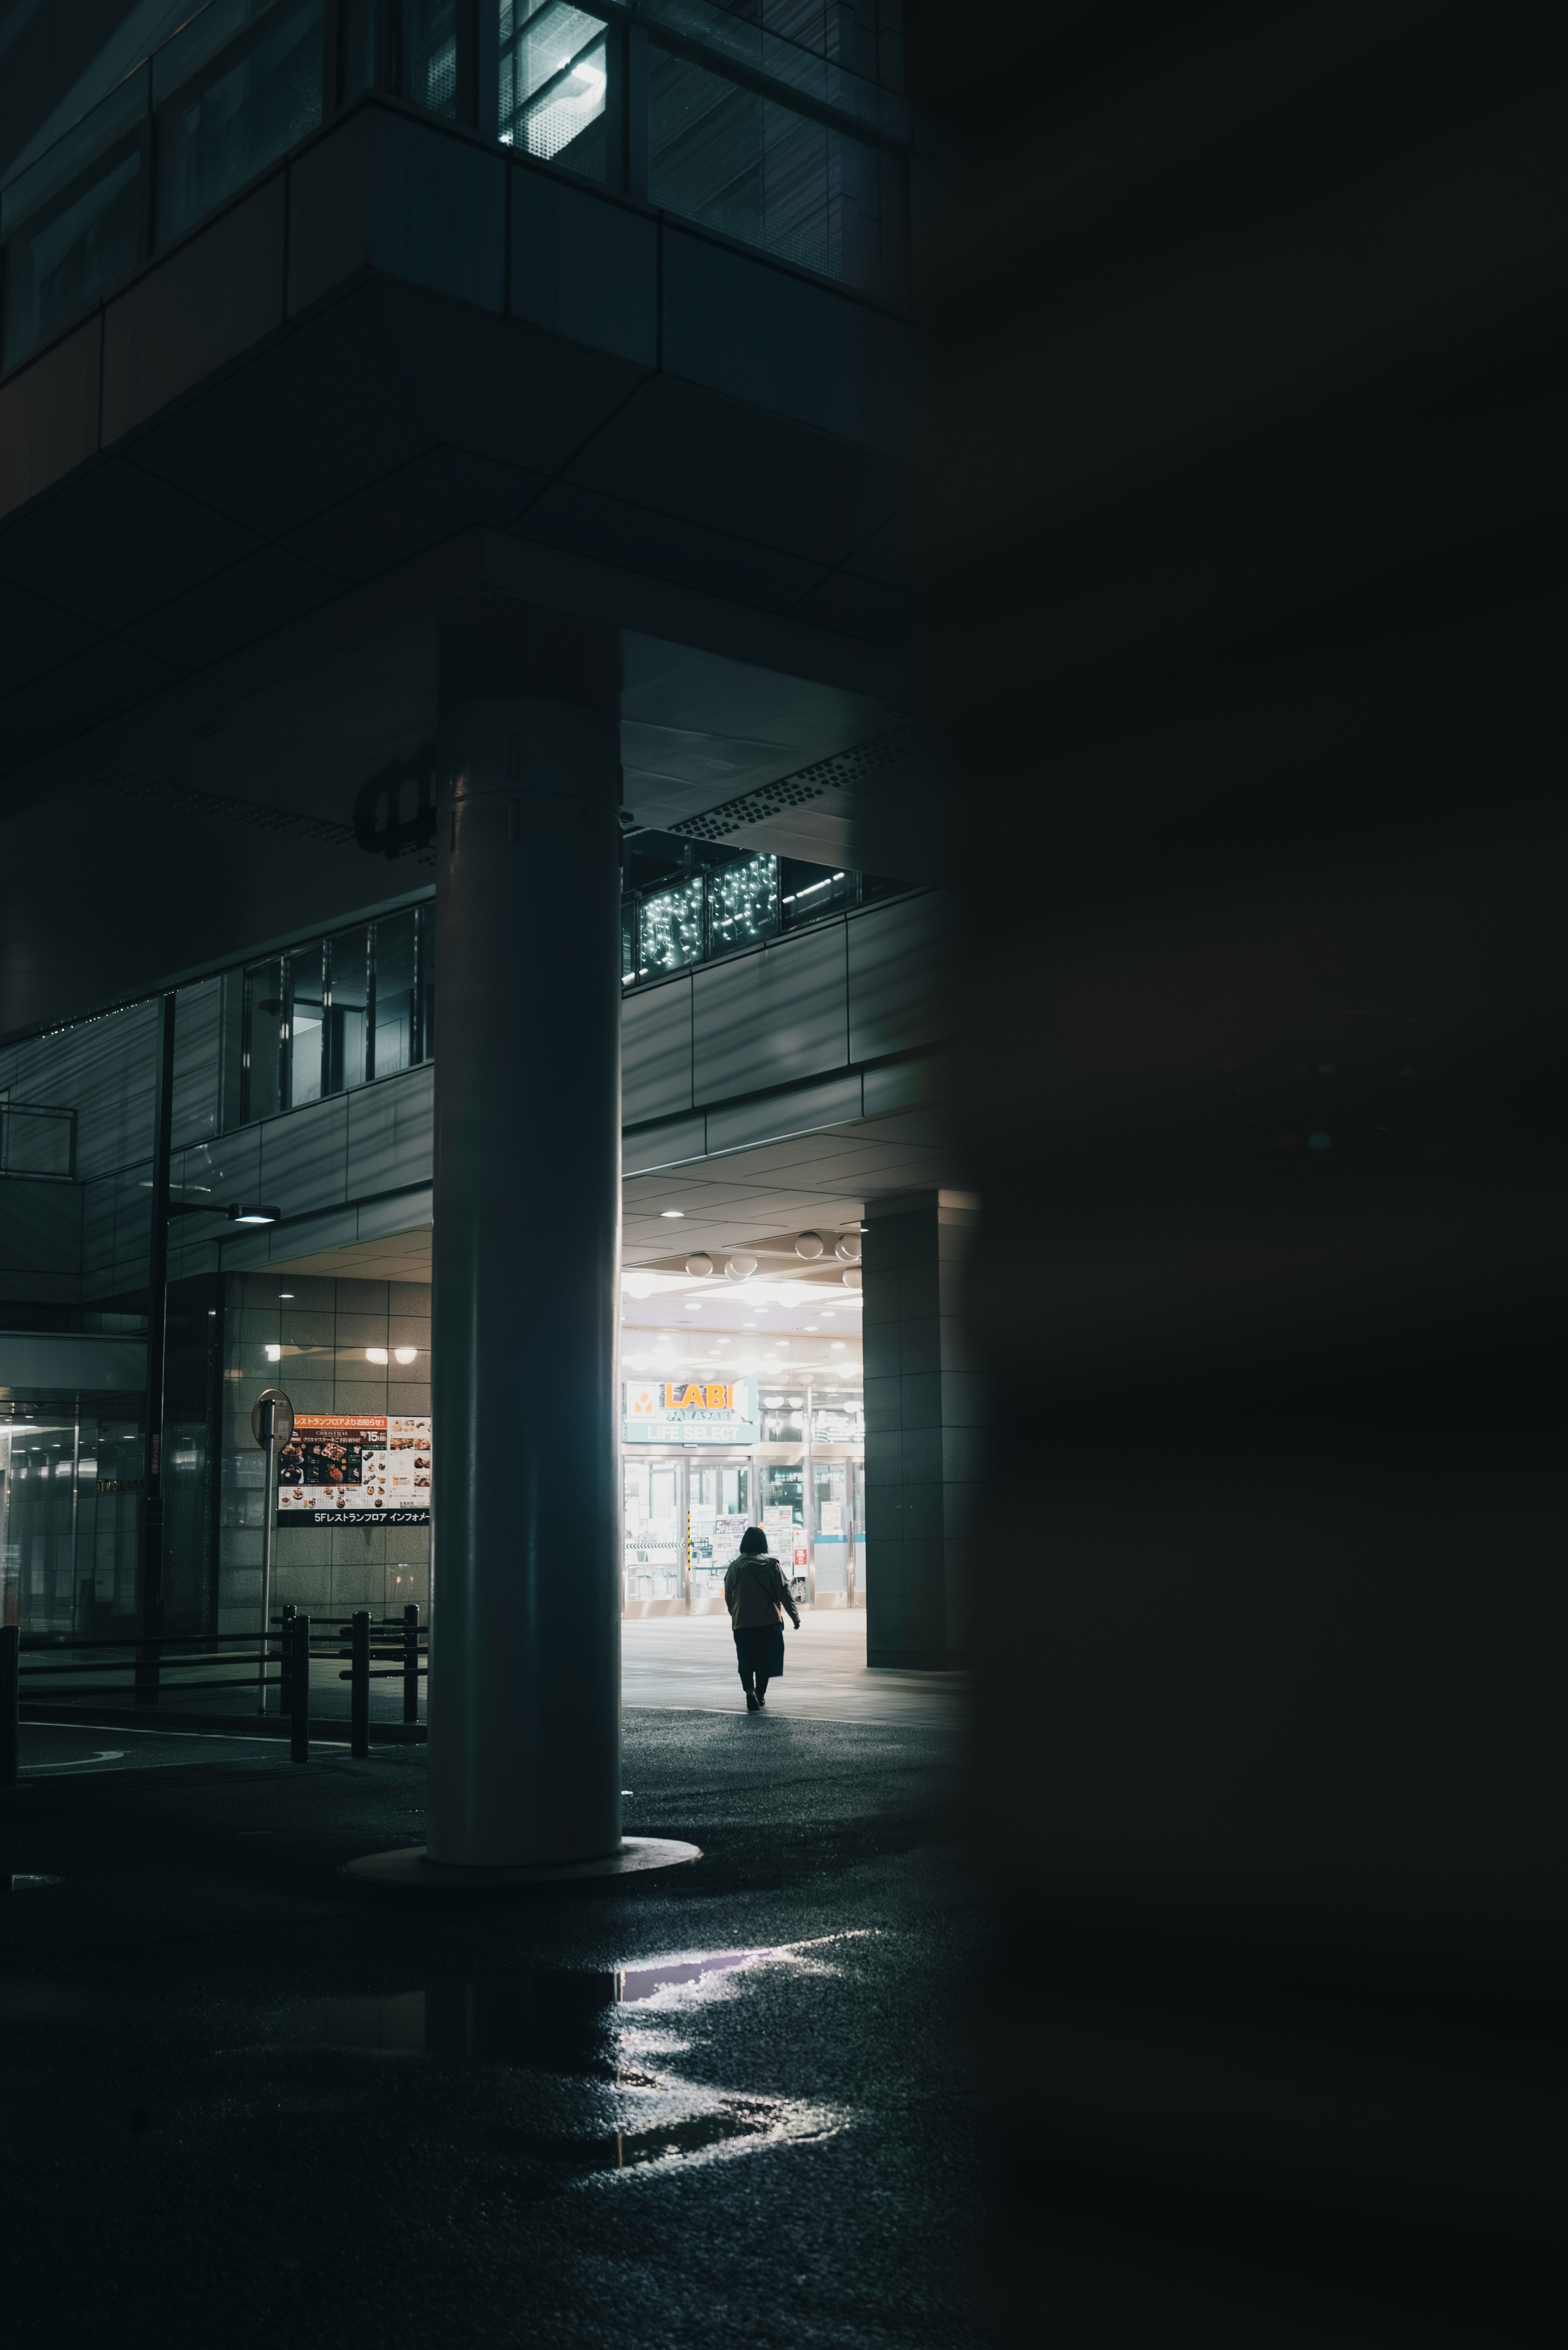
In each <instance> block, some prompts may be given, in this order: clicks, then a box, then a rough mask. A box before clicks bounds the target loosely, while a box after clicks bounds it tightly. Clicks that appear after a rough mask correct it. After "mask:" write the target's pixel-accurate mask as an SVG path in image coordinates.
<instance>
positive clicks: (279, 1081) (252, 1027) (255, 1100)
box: [240, 959, 284, 1126]
mask: <svg viewBox="0 0 1568 2350" xmlns="http://www.w3.org/2000/svg"><path fill="white" fill-rule="evenodd" d="M283 1038H284V1018H283V965H282V963H281V962H278V961H277V960H276V959H274V960H273V961H272V962H257V963H253V964H252V965H251V967H250V969H249V971H247V972H246V973H245V1009H244V1069H243V1073H242V1080H241V1086H240V1120H241V1123H242V1124H243V1125H247V1126H248V1125H249V1124H250V1122H251V1120H252V1119H253V1118H275V1117H276V1115H277V1113H278V1111H279V1110H280V1109H281V1108H282V1107H283Z"/></svg>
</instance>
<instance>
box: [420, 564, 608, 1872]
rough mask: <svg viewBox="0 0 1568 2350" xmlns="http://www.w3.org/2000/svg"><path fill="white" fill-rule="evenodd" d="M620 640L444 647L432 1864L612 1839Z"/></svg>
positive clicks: (451, 621)
mask: <svg viewBox="0 0 1568 2350" xmlns="http://www.w3.org/2000/svg"><path fill="white" fill-rule="evenodd" d="M618 689H619V664H618V645H617V643H616V642H615V640H614V639H612V638H611V637H609V636H608V635H607V633H606V632H605V631H603V630H601V629H597V628H593V627H590V626H588V625H587V624H586V623H581V622H576V621H572V620H568V619H564V618H563V617H561V616H560V615H557V614H549V613H540V612H535V611H532V610H530V609H529V608H526V607H524V606H521V605H517V604H513V603H510V602H507V601H504V600H502V599H493V600H491V599H484V600H481V601H478V602H473V603H469V604H465V605H464V606H463V607H462V608H460V609H459V610H457V611H455V612H454V613H452V614H451V615H450V616H449V618H448V621H447V624H446V626H445V629H444V630H443V637H442V643H441V732H440V743H439V773H440V784H439V797H438V813H437V840H436V848H437V856H436V967H437V972H438V982H437V984H438V1001H439V1021H440V1035H439V1036H438V1038H437V1041H436V1053H435V1118H436V1139H435V1251H434V1264H435V1295H434V1304H433V1315H434V1326H433V1334H432V1352H433V1357H434V1365H433V1368H434V1392H433V1399H432V1400H433V1409H434V1414H435V1427H436V1431H437V1440H438V1442H439V1445H440V1471H439V1480H438V1486H437V1492H436V1496H435V1546H434V1561H433V1577H434V1598H433V1605H432V1610H431V1626H432V1633H431V1698H430V1738H431V1748H430V1766H431V1767H430V1827H429V1845H428V1850H429V1855H430V1858H431V1860H432V1861H435V1862H439V1863H444V1864H448V1865H458V1866H464V1865H466V1866H493V1867H494V1866H501V1867H518V1866H548V1865H551V1864H558V1863H563V1862H573V1861H581V1860H589V1859H594V1858H597V1857H599V1856H603V1855H606V1854H608V1853H613V1852H615V1851H616V1850H617V1849H618V1846H619V1844H620V1753H619V1735H620V1730H619V1724H620V1711H619V1709H620V1560H619V1544H618V1530H619V1495H618V1492H617V1457H618V1456H617V1447H616V1425H615V1384H614V1383H615V1375H616V1344H617V1332H618V1318H619V1316H618V1300H619V1278H618V1276H619V1253H620V945H619V938H620V932H619V921H620V912H619V887H620V884H619V837H620V827H619V822H618V815H617V809H618V803H619V798H620V746H619V729H618Z"/></svg>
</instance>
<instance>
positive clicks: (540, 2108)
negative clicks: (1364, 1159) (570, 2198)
mask: <svg viewBox="0 0 1568 2350" xmlns="http://www.w3.org/2000/svg"><path fill="white" fill-rule="evenodd" d="M825 1939H838V1938H837V1937H828V1938H825ZM809 1947H810V1946H808V1945H805V1944H800V1945H794V1946H789V1947H780V1948H767V1949H758V1950H710V1951H704V1952H701V1953H699V1954H697V1955H695V1956H691V1955H687V1956H682V1957H679V1958H672V1959H665V1960H657V1961H655V1962H652V1963H650V1964H649V1965H646V1966H637V1967H626V1968H620V1969H617V1970H609V1969H604V1970H580V1971H578V1970H566V1969H556V1970H543V1969H540V1970H531V1971H527V1972H523V1971H519V1972H517V1973H515V1974H508V1975H483V1976H477V1977H474V1978H472V1979H471V1980H469V1981H455V1982H446V1983H432V1984H430V1985H427V1987H426V1988H425V1989H423V1990H422V1991H401V1992H398V1993H397V1994H395V1995H394V1996H392V1997H391V1998H387V1999H337V2000H324V2001H322V2002H319V2003H318V2004H317V2005H315V2006H312V2007H310V2008H308V2009H306V2010H302V2011H299V2012H298V2013H297V2015H296V2019H295V2023H296V2031H295V2034H294V2036H295V2037H296V2038H298V2039H303V2040H305V2041H307V2042H313V2043H315V2044H316V2045H317V2046H318V2047H324V2048H337V2049H358V2050H364V2051H367V2052H370V2053H374V2054H381V2055H388V2056H393V2057H399V2056H400V2057H409V2056H416V2057H417V2056H434V2057H441V2058H446V2059H448V2060H452V2059H454V2058H455V2059H457V2060H459V2061H460V2062H464V2063H472V2064H493V2065H502V2066H513V2067H517V2068H519V2069H520V2071H521V2072H522V2073H523V2074H527V2075H531V2076H532V2077H533V2079H534V2082H535V2086H534V2088H533V2089H529V2088H528V2087H527V2085H526V2082H525V2081H519V2083H518V2084H517V2087H518V2091H519V2094H520V2095H521V2098H522V2103H523V2111H522V2112H521V2113H520V2115H519V2125H518V2126H513V2127H508V2128H506V2129H505V2130H504V2132H503V2133H502V2137H503V2142H504V2145H505V2146H506V2147H507V2148H508V2150H509V2151H510V2152H511V2153H512V2154H514V2156H516V2157H518V2158H522V2159H523V2160H524V2165H525V2166H526V2168H527V2169H528V2171H529V2174H530V2176H531V2178H532V2182H533V2183H532V2184H531V2185H529V2184H526V2183H524V2191H526V2192H530V2193H540V2194H556V2193H559V2192H561V2191H563V2190H564V2189H565V2188H566V2187H567V2186H569V2185H571V2184H573V2183H574V2177H573V2176H572V2175H575V2178H576V2180H578V2181H580V2180H582V2179H584V2178H587V2177H588V2176H590V2175H593V2174H597V2173H601V2172H616V2171H626V2170H633V2169H639V2168H647V2167H649V2166H650V2165H655V2164H659V2163H666V2162H690V2161H691V2160H693V2159H701V2158H704V2157H706V2158H720V2157H722V2156H725V2155H728V2154H732V2153H736V2152H741V2151H743V2150H744V2149H745V2148H746V2147H748V2146H751V2147H760V2146H763V2145H768V2144H778V2143H781V2142H798V2141H801V2140H804V2139H806V2138H813V2137H825V2136H827V2135H830V2134H831V2133H832V2132H833V2131H835V2130H836V2129H838V2128H840V2127H841V2126H843V2122H844V2118H845V2117H844V2116H839V2115H835V2114H830V2113H828V2112H826V2110H825V2109H822V2108H818V2107H815V2106H806V2105H805V2104H800V2103H794V2104H792V2103H788V2102H784V2103H778V2102H770V2101H767V2100H763V2099H760V2098H756V2097H752V2096H748V2095H744V2094H742V2093H741V2092H739V2091H732V2090H725V2089H715V2088H712V2087H709V2086H705V2085H701V2084H698V2083H696V2082H691V2081H684V2080H680V2079H679V2078H677V2077H675V2076H673V2075H670V2074H659V2072H657V2071H655V2070H649V2069H633V2068H632V2067H631V2066H628V2064H627V2063H626V2062H625V2058H626V2057H627V2056H628V2055H631V2054H635V2056H636V2058H637V2059H638V2060H639V2064H640V2065H641V2066H644V2067H646V2066H650V2065H654V2066H656V2065H657V2064H659V2060H660V2058H661V2057H672V2056H675V2055H677V2054H679V2053H680V2051H681V2050H682V2049H683V2048H684V2047H685V2046H686V2044H687V2043H685V2042H684V2041H682V2040H680V2039H677V2038H675V2037H673V2036H672V2035H671V2034H670V2033H668V2032H667V2031H664V2030H660V2029H659V2028H657V2025H655V2019H656V2018H658V2017H659V2016H660V2011H661V2010H662V2015H663V2017H667V2018H668V2019H669V2021H670V2022H679V2020H680V2015H681V2013H682V2012H690V2010H691V2008H692V2006H693V2005H695V2004H697V2003H699V2002H701V2001H702V2000H703V1999H704V1998H705V1997H707V1996H709V1995H719V1994H722V1993H724V1992H727V1991H728V1990H729V1988H730V1985H731V1983H732V1980H733V1978H734V1977H735V1975H736V1974H737V1973H739V1972H740V1971H741V1970H743V1969H745V1968H747V1967H751V1966H755V1965H758V1964H761V1963H762V1962H763V1961H764V1960H786V1961H787V1960H792V1959H794V1957H795V1952H796V1950H799V1951H800V1952H801V1953H802V1954H803V1956H802V1962H804V1963H805V1964H810V1963H811V1961H810V1960H809V1959H805V1956H804V1954H805V1951H806V1950H807V1949H808V1948H809ZM650 2010H651V2012H650ZM628 2011H639V2012H640V2014H641V2016H642V2017H644V2018H646V2019H647V2024H646V2025H644V2026H642V2027H641V2028H639V2029H636V2030H633V2029H631V2028H630V2022H631V2019H630V2016H629V2014H628ZM649 2025H654V2026H655V2028H652V2029H649V2028H648V2026H649ZM563 2075H570V2076H575V2078H576V2081H577V2082H578V2083H579V2084H580V2085H581V2086H580V2088H579V2089H578V2090H576V2091H575V2092H573V2091H570V2090H568V2089H566V2085H565V2083H564V2082H562V2078H561V2076H563ZM547 2081H548V2082H553V2083H557V2084H560V2085H559V2086H548V2087H547V2086H546V2082H547ZM563 2097H565V2098H566V2103H565V2104H563V2103H562V2099H563ZM585 2099H586V2103H587V2112H586V2113H584V2119H585V2122H586V2123H587V2124H588V2126H586V2127H584V2128H583V2129H581V2130H578V2129H575V2128H573V2127H572V2126H570V2125H571V2123H572V2122H573V2121H574V2119H575V2118H576V2115H577V2114H578V2113H579V2112H583V2111H584V2103H585ZM546 2119H547V2120H549V2121H551V2122H557V2121H558V2122H562V2123H565V2124H566V2125H567V2126H566V2127H559V2126H556V2127H543V2128H542V2127H539V2126H537V2124H538V2122H540V2121H545V2120H546ZM607 2124H608V2125H609V2126H606V2125H607ZM535 2165H538V2166H540V2167H541V2168H540V2169H539V2170H538V2171H536V2172H535V2170H534V2169H533V2166H535Z"/></svg>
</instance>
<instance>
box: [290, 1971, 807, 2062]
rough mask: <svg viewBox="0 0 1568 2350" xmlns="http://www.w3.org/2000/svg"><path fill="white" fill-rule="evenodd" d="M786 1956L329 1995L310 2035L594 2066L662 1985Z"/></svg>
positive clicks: (435, 2052)
mask: <svg viewBox="0 0 1568 2350" xmlns="http://www.w3.org/2000/svg"><path fill="white" fill-rule="evenodd" d="M786 1955H787V1954H786V1953H784V1952H783V1951H775V1950H713V1951H708V1952H705V1953H703V1955H701V1957H698V1958H682V1959H668V1960H662V1961H661V1962H660V1963H659V1964H658V1965H656V1966H645V1967H630V1968H624V1969H621V1970H617V1971H615V1972H611V1971H609V1970H604V1971H602V1972H599V1971H594V1970H575V1969H566V1968H550V1969H534V1970H529V1971H527V1972H524V1973H518V1974H505V1975H481V1976H478V1977H475V1978H472V1979H471V1980H469V1981H462V1982H447V1983H435V1984H432V1985H431V1987H430V1988H429V1989H428V1990H425V1991H401V1992H399V1993H398V1994H397V1995H396V1996H394V1997H393V1998H390V1999H334V2000H327V2001H324V2002H322V2004H321V2006H320V2007H319V2008H318V2009H315V2010H312V2011H311V2018H312V2021H310V2022H306V2025H305V2030H304V2036H305V2037H307V2038H309V2039H314V2040H320V2041H323V2042H325V2043H327V2045H328V2046H329V2047H334V2048H386V2049H400V2050H402V2051H403V2052H405V2053H406V2054H416V2055H417V2054H423V2055H430V2056H466V2057H472V2058H478V2059H483V2060H488V2061H489V2062H491V2063H493V2064H531V2065H536V2066H538V2067H540V2068H541V2069H543V2070H546V2071H550V2072H568V2073H580V2072H585V2071H591V2070H592V2069H593V2068H594V2065H595V2064H596V2062H597V2063H598V2064H601V2065H602V2064H603V2063H604V2062H605V2050H604V2037H605V2026H606V2024H607V2022H608V2020H609V2018H610V2016H611V2013H612V2011H613V2010H614V2009H616V2008H618V2007H625V2006H632V2005H636V2004H638V2003H639V2002H645V2001H649V2000H652V1999H655V1998H657V1997H658V1995H659V1993H660V1992H661V1991H675V1990H680V1989H685V1990H692V1989H695V1990H699V1991H700V1990H701V1986H702V1985H703V1984H704V1983H706V1982H708V1981H710V1980H711V1979H712V1978H715V1977H718V1976H721V1975H727V1974H732V1973H733V1972H734V1971H735V1970H736V1969H737V1968H740V1967H747V1966H753V1965H755V1964H757V1963H758V1962H759V1961H760V1960H763V1959H773V1958H781V1957H784V1956H786Z"/></svg>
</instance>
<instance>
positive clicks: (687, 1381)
mask: <svg viewBox="0 0 1568 2350" xmlns="http://www.w3.org/2000/svg"><path fill="white" fill-rule="evenodd" d="M624 1417H625V1426H626V1440H627V1442H628V1444H751V1443H753V1442H754V1441H755V1439H756V1433H757V1430H756V1381H755V1380H754V1379H749V1378H747V1379H710V1378H697V1377H691V1378H679V1379H628V1380H627V1382H626V1387H625V1413H624Z"/></svg>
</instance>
